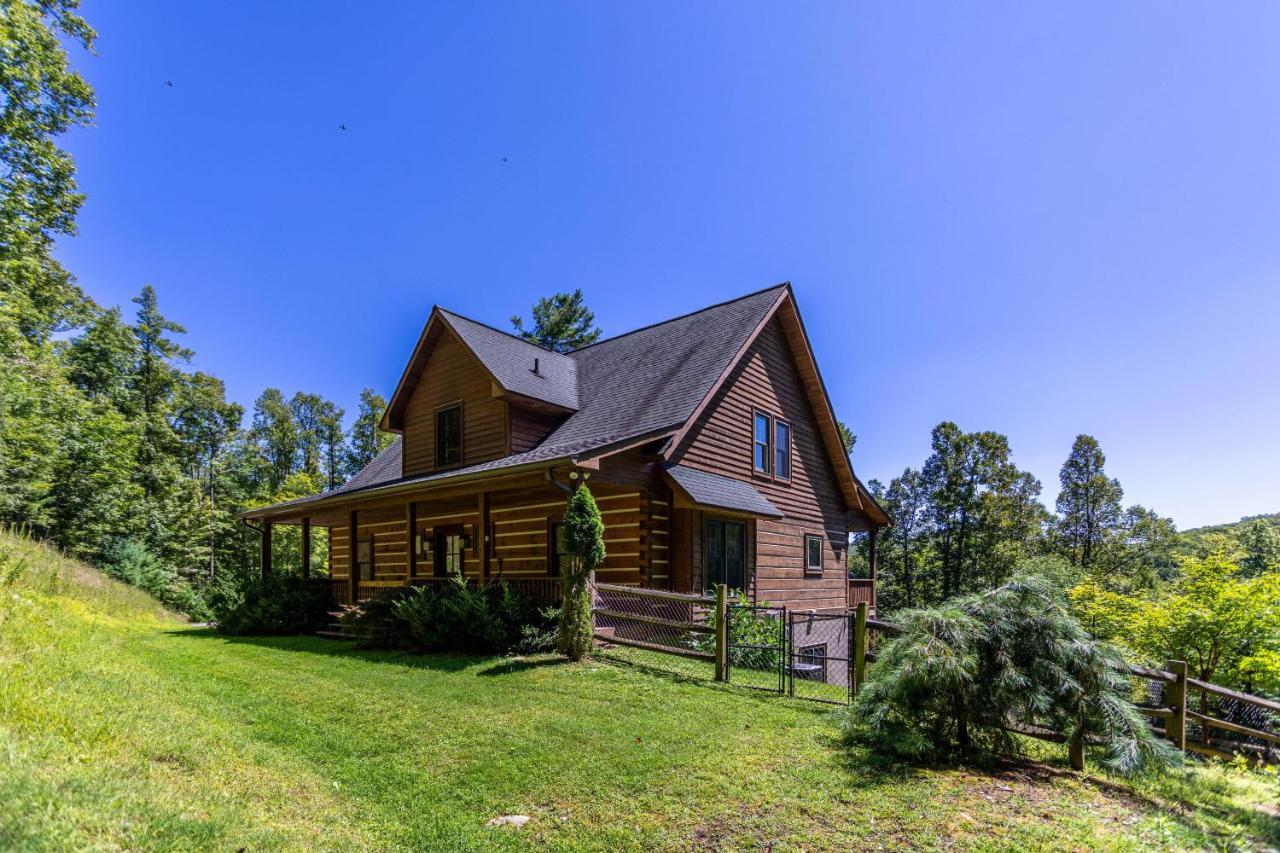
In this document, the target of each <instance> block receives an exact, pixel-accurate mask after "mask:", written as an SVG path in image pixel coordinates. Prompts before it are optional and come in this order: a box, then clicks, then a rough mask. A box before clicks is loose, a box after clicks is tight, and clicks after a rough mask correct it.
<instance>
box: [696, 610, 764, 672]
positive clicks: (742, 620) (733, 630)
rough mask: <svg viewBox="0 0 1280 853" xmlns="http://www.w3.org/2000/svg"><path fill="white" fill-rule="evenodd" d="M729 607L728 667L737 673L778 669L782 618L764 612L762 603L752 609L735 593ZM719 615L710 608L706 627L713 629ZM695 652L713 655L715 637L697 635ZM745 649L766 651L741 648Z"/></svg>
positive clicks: (713, 635) (711, 635) (712, 635)
mask: <svg viewBox="0 0 1280 853" xmlns="http://www.w3.org/2000/svg"><path fill="white" fill-rule="evenodd" d="M736 595H737V598H735V599H734V600H733V601H730V602H729V604H730V607H729V665H730V666H734V667H739V668H741V669H760V670H766V671H774V670H777V669H779V668H780V667H781V666H782V645H783V643H782V630H783V625H782V615H781V612H780V611H774V610H766V609H759V608H768V607H771V606H772V605H770V604H769V602H767V601H762V602H760V604H759V607H758V608H757V607H755V606H753V602H752V601H751V598H750V596H748V595H747V594H746V593H745V592H743V591H741V590H739V591H737V593H736ZM719 618H720V617H719V615H718V614H717V613H716V612H715V609H714V608H713V609H712V610H711V612H710V613H709V614H708V615H707V626H708V627H709V628H715V627H716V625H717V623H718V622H719ZM697 642H698V649H699V651H703V652H706V653H707V654H715V652H716V638H715V634H699V635H698V641H697ZM745 646H755V647H767V648H744V647H745Z"/></svg>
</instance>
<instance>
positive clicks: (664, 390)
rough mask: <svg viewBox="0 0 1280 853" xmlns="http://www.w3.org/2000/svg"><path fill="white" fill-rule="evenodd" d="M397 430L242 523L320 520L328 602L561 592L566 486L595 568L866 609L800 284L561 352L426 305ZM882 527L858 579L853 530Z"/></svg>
mask: <svg viewBox="0 0 1280 853" xmlns="http://www.w3.org/2000/svg"><path fill="white" fill-rule="evenodd" d="M381 426H382V428H383V429H384V430H387V431H390V432H393V433H396V434H397V435H398V437H397V438H396V439H395V441H394V442H393V443H392V444H391V445H390V446H389V447H388V448H387V449H386V450H385V451H384V452H383V453H382V454H381V455H379V456H378V457H377V458H376V459H374V460H373V461H372V462H370V463H369V464H368V465H367V466H366V467H365V468H364V469H363V470H361V471H360V472H359V473H358V474H356V475H355V476H354V477H352V478H351V480H350V481H348V482H347V483H345V484H344V485H342V486H340V487H338V488H335V489H333V490H331V491H328V492H325V493H323V494H319V495H314V496H311V497H306V498H300V499H297V500H291V501H287V502H285V503H279V504H274V505H271V506H265V507H261V508H258V509H254V510H251V511H249V512H245V513H244V514H243V515H242V518H243V519H244V520H245V521H246V523H249V524H251V525H259V526H260V529H261V530H262V542H263V545H262V569H263V571H264V572H268V571H270V570H271V557H272V555H271V529H272V526H273V525H280V524H291V525H300V526H301V528H302V538H303V542H304V547H303V549H302V553H303V555H304V556H303V561H304V565H303V571H304V572H309V571H310V568H311V567H310V565H309V563H310V551H311V549H310V547H309V543H310V540H311V530H312V528H313V527H314V526H316V525H320V526H323V527H326V528H328V531H329V536H328V543H329V544H328V547H329V554H328V570H329V577H330V582H331V583H332V586H333V591H334V597H335V600H337V601H341V602H351V601H353V600H359V599H364V598H368V597H370V596H371V595H375V594H377V591H378V590H381V589H386V588H388V587H397V586H403V585H405V584H428V583H432V582H436V579H444V578H447V577H449V576H450V575H451V574H456V573H461V574H463V575H465V576H466V577H468V578H474V579H476V580H478V581H479V580H488V579H496V578H504V579H507V580H508V581H511V582H514V583H518V584H519V585H521V586H522V587H524V588H525V589H526V590H528V591H530V592H531V593H533V594H534V596H535V597H536V598H539V599H541V600H554V599H555V598H556V597H557V595H556V593H557V592H558V585H559V581H558V580H557V576H558V574H559V569H560V554H559V553H558V548H557V542H558V535H557V524H558V523H559V521H560V519H561V517H562V513H563V511H564V505H565V496H566V493H567V491H568V490H570V489H571V488H573V486H574V484H575V483H581V482H584V481H585V482H588V483H589V486H590V488H591V491H592V493H593V494H594V495H595V497H596V500H597V501H598V503H599V506H600V510H601V513H602V515H603V518H604V522H605V531H606V532H605V545H606V548H607V551H608V559H607V560H606V561H605V562H604V563H603V564H602V565H601V566H599V568H598V569H597V570H596V576H597V579H598V580H599V581H602V582H608V583H616V584H625V585H635V586H644V587H651V588H657V589H664V590H673V591H677V592H702V591H704V590H710V589H711V588H712V587H713V585H714V584H717V583H726V584H728V585H729V586H730V587H731V588H741V589H743V590H745V591H747V592H748V594H749V595H751V596H752V598H754V599H755V600H757V601H769V602H772V603H775V604H784V605H786V606H787V607H788V608H789V609H793V610H794V609H811V610H815V611H823V610H843V609H845V608H846V607H848V606H850V605H852V604H856V603H857V602H858V601H866V602H868V603H870V604H872V605H874V600H875V580H874V543H875V534H876V531H877V530H879V529H880V528H881V527H883V526H885V525H887V524H888V523H889V519H888V517H887V516H886V515H885V513H884V511H883V510H882V509H881V508H880V507H879V506H878V505H877V504H876V502H875V501H874V500H873V499H872V497H871V495H870V494H869V493H868V492H867V490H866V488H864V486H863V485H862V483H861V482H860V481H859V480H858V478H857V477H856V476H855V475H854V472H853V468H852V467H851V465H850V462H849V457H848V455H847V454H846V453H845V452H844V449H843V446H842V444H841V440H840V435H839V432H838V430H837V427H836V419H835V414H834V412H833V410H832V407H831V401H830V400H829V399H828V397H827V393H826V389H825V387H824V385H823V382H822V377H821V375H820V373H819V371H818V365H817V364H816V362H815V360H814V355H813V350H812V348H811V347H810V345H809V339H808V336H807V334H806V332H805V328H804V324H803V322H802V321H801V318H800V312H799V309H798V308H797V306H796V300H795V296H794V294H793V292H792V289H791V286H790V285H789V284H783V285H779V286H777V287H772V288H768V289H766V290H762V291H758V292H756V293H752V294H748V295H746V296H743V297H740V298H738V299H734V300H731V301H729V302H724V303H721V304H719V305H713V306H711V307H709V308H704V309H702V310H701V311H695V312H693V313H691V314H686V315H684V316H681V317H676V318H674V319H672V320H667V321H665V322H662V323H658V324H655V325H652V326H647V327H644V328H641V329H636V330H635V331H632V332H627V333H626V334H622V335H618V336H617V337H613V338H609V339H607V340H603V341H600V342H598V343H595V344H591V345H589V346H585V347H582V348H580V349H577V350H574V351H572V352H569V353H557V352H552V351H549V350H546V349H543V348H541V347H538V346H536V345H534V344H531V343H529V342H527V341H524V340H522V339H520V338H518V337H515V336H513V335H510V334H507V333H506V332H501V331H498V330H496V329H493V328H490V327H489V326H485V325H483V324H481V323H477V322H475V321H473V320H468V319H466V318H465V317H461V316H458V315H457V314H453V313H451V312H449V311H446V310H444V309H443V308H440V307H438V306H437V307H435V308H433V309H432V311H431V315H430V317H429V318H428V320H427V323H426V326H425V328H424V329H423V331H422V334H421V336H420V337H419V339H418V342H417V344H416V345H415V346H414V348H413V353H412V355H411V356H410V358H409V363H408V365H407V366H406V367H405V370H404V375H403V376H402V377H401V378H400V382H399V385H398V386H397V387H396V389H395V393H394V394H393V395H392V397H391V400H390V402H389V404H388V406H387V411H386V413H385V415H384V417H383V420H382V424H381ZM851 531H866V532H867V533H869V534H870V536H871V543H872V557H873V558H872V572H871V577H870V578H868V579H864V580H861V581H850V580H849V579H848V578H847V572H846V568H845V566H846V557H847V549H848V540H849V533H850V532H851Z"/></svg>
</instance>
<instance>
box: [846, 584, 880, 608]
mask: <svg viewBox="0 0 1280 853" xmlns="http://www.w3.org/2000/svg"><path fill="white" fill-rule="evenodd" d="M859 604H865V605H867V607H872V608H874V607H875V604H876V582H875V581H874V580H872V579H871V578H849V607H857V606H858V605H859Z"/></svg>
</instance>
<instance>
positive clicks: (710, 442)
mask: <svg viewBox="0 0 1280 853" xmlns="http://www.w3.org/2000/svg"><path fill="white" fill-rule="evenodd" d="M756 407H758V408H760V409H762V410H764V411H766V412H767V413H769V414H771V415H773V416H775V417H779V418H782V419H783V420H786V421H787V422H789V423H790V424H791V426H792V430H793V432H794V436H793V444H794V457H795V458H794V459H793V467H794V469H795V473H794V475H793V478H792V481H791V482H790V483H789V484H788V483H775V482H773V481H771V480H768V479H764V480H762V479H761V478H760V477H758V476H757V475H755V474H754V473H753V471H752V465H751V448H752V437H751V429H752V416H753V410H754V408H756ZM669 459H670V460H671V461H672V462H673V463H676V464H681V465H687V466H690V467H694V468H700V469H703V470H708V471H715V472H718V473H722V474H730V475H731V476H734V477H738V478H741V479H744V480H748V481H754V482H755V483H756V485H757V487H758V488H759V489H760V491H761V492H762V493H763V494H765V496H766V497H768V498H769V499H770V500H772V501H774V502H775V503H776V504H777V505H778V506H779V508H781V509H783V511H784V512H786V513H787V514H788V515H791V516H795V517H798V518H806V519H807V520H809V521H812V522H814V523H818V522H821V521H824V520H826V521H832V520H834V519H832V518H831V515H832V513H833V512H836V511H838V512H840V513H841V522H843V520H844V518H845V517H846V516H845V515H844V513H845V512H853V513H854V514H855V516H856V518H855V519H853V525H852V526H853V527H854V528H855V529H857V528H858V527H859V526H860V525H859V524H858V520H859V519H860V520H862V522H863V524H869V525H874V526H883V525H885V524H888V523H889V518H888V516H887V515H886V514H885V513H884V511H883V510H882V509H881V508H880V507H879V506H878V505H877V504H876V503H875V501H874V500H873V499H872V498H871V496H870V495H869V494H868V493H867V491H866V489H865V488H863V487H862V485H861V483H860V482H859V481H858V479H857V477H856V476H855V475H854V473H853V468H852V466H851V465H850V463H849V458H848V456H847V455H846V454H845V452H844V446H843V444H842V443H841V441H840V434H839V430H838V429H837V427H836V420H835V414H834V412H833V411H832V409H831V405H830V401H829V398H828V397H827V393H826V388H825V386H824V385H823V383H822V377H821V374H820V373H819V372H818V367H817V363H816V361H815V359H814V357H813V351H812V349H811V348H810V346H809V340H808V336H807V334H806V333H805V331H804V325H803V322H802V320H801V319H800V315H799V312H798V311H797V310H796V306H795V298H794V296H793V295H792V294H791V290H790V287H789V286H788V287H787V289H786V291H785V292H784V294H783V296H782V298H780V299H779V301H778V303H777V304H776V305H775V306H774V308H773V310H772V311H770V313H769V314H768V315H767V317H766V318H765V321H764V322H763V323H762V324H761V327H760V328H759V329H758V330H757V331H756V333H755V334H753V336H752V337H751V338H750V339H749V340H748V341H747V343H746V345H745V346H744V350H743V352H742V353H741V354H740V356H739V357H738V358H737V359H736V360H735V361H734V362H733V363H732V364H731V366H730V367H729V369H728V370H727V371H726V373H725V375H724V376H722V377H721V378H720V380H719V381H718V382H717V384H716V386H714V388H713V390H712V392H711V393H710V394H709V395H708V396H707V398H706V399H704V400H703V402H702V404H700V405H699V406H698V408H697V409H696V410H695V414H694V416H693V417H692V418H691V419H690V420H689V421H688V422H687V423H686V424H685V425H684V427H683V428H682V429H681V430H680V431H679V432H678V433H677V434H676V435H675V437H674V438H673V440H672V444H671V451H670V453H669ZM802 493H803V494H806V495H812V496H815V497H816V503H813V502H812V501H809V503H810V505H809V506H807V507H806V506H801V505H800V504H799V503H797V500H798V495H800V494H802ZM803 502H804V501H803V500H802V501H800V503H803Z"/></svg>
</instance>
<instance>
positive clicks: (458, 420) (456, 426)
mask: <svg viewBox="0 0 1280 853" xmlns="http://www.w3.org/2000/svg"><path fill="white" fill-rule="evenodd" d="M461 464H462V406H461V404H459V405H456V406H449V407H448V408H444V409H437V410H436V467H437V468H451V467H453V466H454V465H461Z"/></svg>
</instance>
